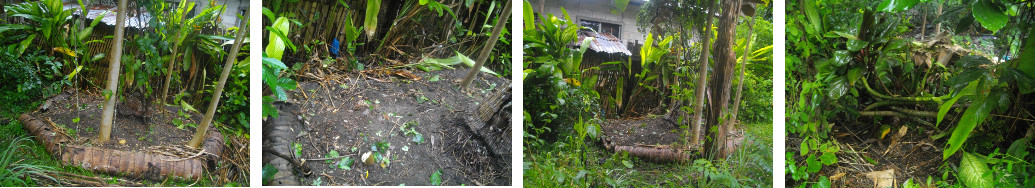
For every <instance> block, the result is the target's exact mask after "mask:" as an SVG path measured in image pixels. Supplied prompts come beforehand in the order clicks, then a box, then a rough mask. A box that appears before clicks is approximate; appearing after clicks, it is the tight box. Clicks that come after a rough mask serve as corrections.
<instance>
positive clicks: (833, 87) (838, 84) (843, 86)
mask: <svg viewBox="0 0 1035 188" xmlns="http://www.w3.org/2000/svg"><path fill="white" fill-rule="evenodd" d="M829 85H830V92H829V93H827V96H830V98H833V99H839V98H841V96H844V95H845V93H847V92H848V82H847V81H846V79H845V78H844V77H841V78H835V79H834V81H833V82H830V83H829Z"/></svg>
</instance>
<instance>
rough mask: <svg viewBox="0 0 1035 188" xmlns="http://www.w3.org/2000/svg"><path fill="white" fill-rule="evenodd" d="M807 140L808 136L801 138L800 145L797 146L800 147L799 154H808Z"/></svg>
mask: <svg viewBox="0 0 1035 188" xmlns="http://www.w3.org/2000/svg"><path fill="white" fill-rule="evenodd" d="M808 140H809V139H808V138H805V139H802V140H801V146H800V147H799V148H801V156H805V154H809V142H806V141H808Z"/></svg>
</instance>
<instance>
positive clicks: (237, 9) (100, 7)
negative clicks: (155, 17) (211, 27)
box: [63, 0, 249, 29]
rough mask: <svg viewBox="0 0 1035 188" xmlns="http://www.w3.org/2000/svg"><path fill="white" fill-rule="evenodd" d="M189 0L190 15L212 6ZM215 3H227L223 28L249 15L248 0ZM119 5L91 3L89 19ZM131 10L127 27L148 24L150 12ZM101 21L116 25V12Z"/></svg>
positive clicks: (173, 2) (112, 0)
mask: <svg viewBox="0 0 1035 188" xmlns="http://www.w3.org/2000/svg"><path fill="white" fill-rule="evenodd" d="M188 1H189V2H194V8H193V9H191V13H190V14H188V15H196V14H198V13H200V12H201V11H203V10H205V8H208V7H209V6H210V4H209V1H208V0H188ZM165 2H166V3H168V4H169V6H170V7H172V9H174V8H175V7H177V6H179V4H180V1H177V0H165ZM63 3H64V8H65V9H66V10H67V9H79V2H78V1H76V0H65V1H63ZM128 3H129V4H130V5H129V6H130V7H129V8H130V9H133V6H135V3H136V1H135V0H131V1H130V2H128ZM215 3H217V4H222V5H225V10H224V11H223V14H222V15H220V24H219V25H220V28H222V29H226V28H230V27H237V24H239V23H240V22H241V21H242V20H240V19H238V17H237V15H238V14H240V15H242V16H248V15H246V14H245V12H246V11H247V10H248V7H249V6H248V1H247V0H216V1H215ZM117 7H118V0H98V1H95V2H94V3H93V4H92V5H90V6H89V7H88V9H89V10H90V11H89V12H88V13H87V18H88V19H94V18H96V17H97V16H98V15H100V14H101V13H103V12H108V11H111V12H117V9H118V8H117ZM145 11H146V10H145ZM129 12H130V14H129V17H126V27H127V28H138V29H139V28H144V27H147V26H148V25H147V21H148V20H149V19H150V17H151V15H150V13H147V12H143V13H141V14H138V13H137V12H136V10H130V11H129ZM77 14H78V13H77ZM137 18H140V19H137ZM101 21H102V22H103V23H104V24H106V25H110V26H114V25H115V16H114V14H108V15H106V16H105V17H104V19H102V20H101Z"/></svg>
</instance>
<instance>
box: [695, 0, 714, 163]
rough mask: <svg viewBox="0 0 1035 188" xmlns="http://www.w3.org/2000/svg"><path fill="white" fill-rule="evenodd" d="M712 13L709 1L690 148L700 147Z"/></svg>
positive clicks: (711, 5) (711, 4) (712, 8)
mask: <svg viewBox="0 0 1035 188" xmlns="http://www.w3.org/2000/svg"><path fill="white" fill-rule="evenodd" d="M713 12H715V2H714V1H711V0H709V1H708V12H705V14H706V17H708V18H707V21H705V24H704V27H705V30H704V34H703V35H704V46H703V47H701V48H702V50H704V52H702V53H701V60H700V61H699V63H701V70H698V71H699V73H700V74H699V75H700V76H698V77H697V89H696V90H695V91H694V94H696V96H694V100H696V102H694V118H693V119H690V121H693V129H694V130H693V133H691V134H690V135H692V136H691V137H690V147H696V146H700V145H701V114H702V113H704V92H705V91H704V90H705V89H706V88H707V87H705V84H706V82H705V80H707V79H708V56H710V55H711V53H709V51H711V43H710V42H711V39H712V26H711V25H712V20H714V19H713V18H712V14H713Z"/></svg>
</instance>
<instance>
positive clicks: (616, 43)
mask: <svg viewBox="0 0 1035 188" xmlns="http://www.w3.org/2000/svg"><path fill="white" fill-rule="evenodd" d="M586 37H593V41H592V42H590V44H589V49H591V50H593V51H597V52H604V53H621V54H623V55H627V56H632V52H629V48H628V47H626V46H625V43H622V40H619V39H618V37H615V36H614V35H611V34H610V33H598V32H593V31H579V38H578V39H576V40H575V43H573V44H572V45H574V46H578V45H579V44H582V41H583V40H585V39H586Z"/></svg>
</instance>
